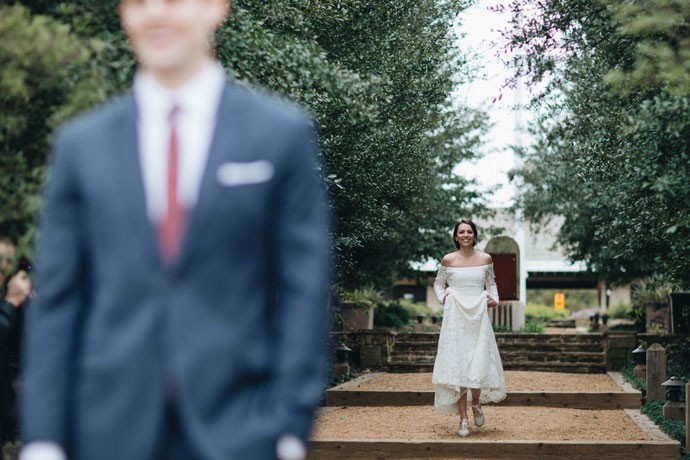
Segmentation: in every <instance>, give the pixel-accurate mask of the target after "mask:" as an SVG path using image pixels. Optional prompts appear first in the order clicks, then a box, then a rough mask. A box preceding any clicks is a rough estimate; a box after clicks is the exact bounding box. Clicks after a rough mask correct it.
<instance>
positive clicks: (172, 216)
mask: <svg viewBox="0 0 690 460" xmlns="http://www.w3.org/2000/svg"><path fill="white" fill-rule="evenodd" d="M179 112H180V109H179V108H178V107H177V106H175V107H173V109H172V110H171V111H170V116H169V119H168V120H169V123H170V142H169V144H168V180H167V182H168V185H167V188H166V204H167V206H166V212H165V215H164V216H163V220H162V221H161V223H160V228H159V235H158V238H159V243H160V250H161V256H162V257H163V261H165V262H166V263H172V262H174V261H175V260H176V259H177V256H178V255H179V252H180V246H181V244H182V233H183V231H184V224H185V217H186V215H185V214H186V213H185V210H184V208H183V207H182V204H181V203H180V201H179V199H178V178H179V174H178V171H179V144H178V140H177V129H176V123H175V121H176V120H175V118H176V116H177V114H178V113H179Z"/></svg>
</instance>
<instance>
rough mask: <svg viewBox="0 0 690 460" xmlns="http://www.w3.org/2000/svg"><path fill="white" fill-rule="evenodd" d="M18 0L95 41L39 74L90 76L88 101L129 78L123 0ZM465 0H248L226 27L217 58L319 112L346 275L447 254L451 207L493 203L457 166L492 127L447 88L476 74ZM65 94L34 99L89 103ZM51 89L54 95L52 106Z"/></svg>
mask: <svg viewBox="0 0 690 460" xmlns="http://www.w3.org/2000/svg"><path fill="white" fill-rule="evenodd" d="M17 3H21V4H22V5H24V6H25V7H26V8H27V9H23V10H22V11H23V12H22V14H23V15H24V17H25V18H26V21H29V22H30V21H35V20H40V21H44V22H46V23H49V24H53V25H54V27H57V28H60V30H62V31H63V32H62V34H63V35H62V36H60V38H59V41H60V42H61V43H62V42H64V43H65V45H64V46H67V43H70V44H71V45H70V46H74V47H78V48H79V49H80V50H81V49H83V50H84V51H82V53H83V57H82V58H80V59H78V60H74V62H72V61H70V64H69V66H65V65H62V66H58V67H61V72H64V78H55V77H56V75H55V74H54V73H53V74H52V75H49V76H41V74H36V78H37V79H41V80H43V79H46V80H50V81H51V82H52V84H55V85H58V84H59V85H66V84H67V83H70V82H71V83H73V84H74V85H75V88H76V85H85V84H88V85H90V87H92V88H93V89H92V90H91V91H89V92H88V94H89V98H90V101H89V102H94V101H97V100H102V99H103V97H104V96H105V95H109V94H112V93H115V92H119V91H123V90H126V88H127V87H128V86H129V84H130V81H131V78H132V75H133V73H134V70H135V62H134V60H133V58H132V56H131V55H130V53H129V51H128V49H127V42H126V39H125V37H124V36H123V34H122V32H121V30H120V26H119V20H118V17H117V12H116V4H117V2H116V1H115V0H105V1H104V0H75V1H73V2H69V3H55V2H49V1H45V0H24V1H20V2H17ZM468 3H469V2H468V1H466V0H444V1H440V2H439V1H436V0H421V1H420V0H415V1H413V0H397V1H396V2H384V1H380V0H377V1H364V0H340V1H337V2H333V1H327V0H316V1H314V0H296V1H295V0H276V1H272V2H260V1H253V0H238V1H236V2H233V11H232V14H231V16H230V18H229V19H228V21H227V22H226V23H225V24H223V26H222V27H221V28H220V30H219V31H218V33H217V36H216V45H217V55H218V58H219V59H220V61H221V62H222V63H223V65H224V66H225V68H226V69H227V71H228V73H229V74H230V75H231V76H232V77H234V78H235V79H236V80H238V81H239V82H241V83H247V84H251V85H258V86H260V87H264V88H266V89H268V90H270V91H273V92H277V93H280V94H283V95H285V96H287V97H288V98H290V99H292V100H294V101H296V102H298V103H299V104H302V105H304V106H306V107H307V108H308V109H309V110H310V112H311V113H312V114H314V117H315V120H316V122H317V125H318V128H319V131H320V137H321V143H322V155H323V164H324V167H325V170H326V174H327V183H328V187H329V192H330V194H331V198H332V200H331V203H332V207H333V212H334V216H335V234H334V245H335V253H336V261H337V265H338V269H339V273H340V281H341V283H342V284H343V285H345V286H350V287H354V286H357V285H361V284H365V283H366V284H375V285H379V286H386V285H388V283H390V282H391V281H392V280H393V279H394V278H395V277H396V276H398V275H399V274H400V273H401V272H403V271H404V270H405V269H406V268H407V267H408V264H409V262H410V261H411V260H419V259H422V258H424V257H428V256H435V257H439V255H440V254H442V253H443V252H445V251H447V250H448V249H450V248H451V246H450V245H449V239H448V234H447V232H448V231H449V229H450V228H452V225H453V223H454V220H455V219H456V218H458V217H459V216H461V215H465V214H468V213H475V212H481V210H482V209H483V208H482V206H481V200H480V197H478V196H477V195H476V194H475V193H473V192H470V191H469V186H470V185H471V184H470V183H469V182H468V181H466V180H465V179H463V178H462V177H459V176H456V175H454V174H453V173H452V168H453V167H454V166H455V165H456V164H457V163H458V162H459V161H461V160H463V159H466V158H471V157H472V156H473V152H474V151H475V150H476V147H477V146H478V145H479V143H480V135H481V133H482V132H483V130H484V129H485V127H486V117H485V115H484V114H482V113H480V112H476V111H473V110H470V109H468V108H465V107H455V106H454V105H453V103H452V101H451V99H450V94H451V93H452V91H453V90H454V89H456V87H457V85H458V84H459V83H460V82H461V81H462V79H463V78H466V77H467V76H468V75H469V65H468V63H467V62H466V60H465V58H464V56H463V55H462V53H461V52H460V50H459V49H457V46H456V43H457V40H456V39H457V37H456V36H455V34H454V32H453V27H452V26H453V22H454V21H455V20H456V17H457V15H458V13H460V12H461V11H462V10H463V9H464V8H466V6H467V4H468ZM29 11H30V13H29ZM3 17H4V14H3ZM37 18H40V19H37ZM0 33H5V32H4V28H0ZM11 41H14V40H11ZM5 42H7V40H3V43H5ZM25 46H27V47H28V48H31V53H33V54H35V55H36V56H42V55H43V54H44V53H42V52H41V49H40V48H37V47H36V46H35V43H34V42H32V41H27V42H26V45H25ZM61 46H62V45H61ZM70 56H72V55H71V54H70ZM73 59H76V58H73ZM50 67H51V66H46V68H50ZM0 73H1V74H2V80H0V81H5V80H7V81H14V77H12V76H11V75H10V74H9V73H6V72H5V69H2V70H0ZM6 75H7V77H6ZM60 75H63V74H60ZM10 84H15V83H10ZM70 91H71V92H70ZM63 93H64V94H65V96H60V97H59V98H58V99H53V98H55V97H56V94H63ZM67 94H83V92H75V91H74V90H72V86H69V87H66V88H64V89H63V86H59V90H58V89H53V88H52V87H51V88H50V89H49V90H48V91H47V93H46V94H45V95H39V94H37V95H34V96H33V97H32V98H31V102H30V104H29V100H28V99H25V100H24V102H23V103H24V104H25V106H23V107H28V105H32V106H33V107H34V108H35V110H36V113H37V116H38V118H37V121H38V122H44V121H45V120H46V119H51V120H52V119H53V118H52V117H53V115H52V114H53V113H59V114H61V115H60V116H58V117H57V118H59V119H63V118H64V117H63V116H62V114H63V113H67V112H69V111H71V110H72V108H73V107H77V106H79V107H82V106H83V105H81V106H80V105H79V104H77V103H72V102H67V101H68V100H69V97H68V96H67ZM44 98H45V99H48V100H54V101H55V102H54V105H50V106H49V107H46V106H43V107H42V106H41V104H43V101H44ZM67 108H69V110H67ZM63 109H64V110H63ZM18 113H19V114H23V113H25V111H24V108H22V109H21V110H19V111H18ZM19 116H20V118H21V117H22V116H23V115H19ZM57 118H56V119H57ZM52 126H53V125H46V127H44V128H43V129H42V130H41V131H40V132H37V133H36V134H35V135H34V137H33V139H35V141H36V146H37V148H36V154H35V162H33V163H31V165H30V167H28V169H27V171H26V172H22V171H20V170H18V169H17V168H16V167H15V166H13V165H6V166H4V169H3V177H7V176H10V175H11V176H12V177H14V179H13V180H14V181H16V182H17V184H19V183H21V184H23V183H25V182H26V181H27V177H28V175H30V174H34V175H36V177H37V178H38V177H40V175H41V171H42V166H40V165H42V164H43V160H44V156H45V150H46V145H47V135H48V132H49V131H50V128H51V127H52ZM25 136H26V135H25V134H21V133H20V134H18V135H17V136H16V139H17V142H18V143H19V144H18V145H14V146H8V147H7V152H13V154H16V155H20V156H21V152H22V151H23V149H24V147H23V146H24V143H25V142H26V137H25ZM20 146H22V147H21V148H20ZM9 173H11V174H9ZM35 182H36V183H37V181H35ZM11 188H12V189H13V190H14V192H12V193H14V194H16V196H18V197H20V199H21V200H34V201H36V192H37V190H36V187H33V188H32V189H23V188H21V187H20V186H19V185H15V186H14V187H11ZM5 190H9V188H3V192H2V195H0V203H1V204H2V207H3V209H5V208H6V206H5V204H6V203H7V202H6V201H5V200H6V199H7V198H6V195H7V194H6V193H5ZM22 209H25V212H24V214H22V216H21V218H20V219H19V220H20V221H21V222H22V224H23V225H25V226H30V225H29V224H28V222H31V219H32V217H31V216H32V215H33V212H34V210H35V209H28V208H22ZM4 215H5V214H4V213H3V218H5V217H4Z"/></svg>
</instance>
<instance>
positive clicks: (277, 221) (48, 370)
mask: <svg viewBox="0 0 690 460" xmlns="http://www.w3.org/2000/svg"><path fill="white" fill-rule="evenodd" d="M136 118H137V108H136V103H135V100H134V98H133V96H132V95H131V94H128V95H125V96H123V97H121V98H119V99H117V100H114V101H111V102H109V103H107V104H105V105H104V106H102V107H100V108H99V109H96V110H95V111H93V112H92V113H90V114H88V115H86V116H83V117H80V118H78V119H77V120H75V121H73V122H72V123H70V124H69V125H68V126H66V127H65V128H64V129H62V130H61V131H60V133H59V135H58V136H57V139H56V142H55V147H54V151H53V155H52V169H51V172H50V179H49V181H48V184H47V187H46V191H45V201H44V211H43V215H42V219H41V226H40V236H39V240H38V251H37V258H38V263H37V270H36V273H37V283H36V284H37V292H38V296H37V298H36V300H35V302H34V304H33V305H32V310H31V312H30V315H29V324H28V328H27V332H28V334H27V337H28V338H27V342H26V357H25V376H24V377H25V383H24V388H23V395H22V416H23V417H22V418H23V435H24V441H25V442H31V441H39V440H45V441H54V442H57V443H59V444H60V445H62V446H63V447H64V448H65V449H66V450H67V452H68V455H69V458H70V459H76V460H94V459H98V460H109V459H113V460H115V459H117V460H122V459H127V460H138V459H142V460H143V459H149V458H152V455H154V452H155V449H156V448H157V442H158V440H159V438H160V434H161V431H162V430H163V427H164V413H165V407H166V401H169V398H170V395H166V386H168V385H169V384H170V382H174V386H175V390H174V396H173V399H174V404H175V405H176V406H177V409H178V410H179V413H180V414H181V415H180V416H181V420H182V423H183V427H182V428H183V430H184V432H185V435H186V437H187V438H188V439H189V441H190V443H191V444H192V445H193V446H194V448H195V450H196V451H198V452H200V454H201V455H202V456H203V457H202V458H204V459H209V460H221V459H222V460H227V459H271V458H274V457H275V446H276V441H277V439H279V437H280V436H281V435H282V434H284V433H293V434H295V435H297V436H299V437H301V438H303V439H305V438H306V437H307V435H308V432H309V429H310V425H311V420H312V415H313V411H314V409H315V407H316V405H317V404H318V402H319V400H320V397H321V392H322V388H323V387H322V385H323V375H324V370H325V364H326V354H327V353H326V346H325V344H326V340H325V337H326V319H327V290H328V283H329V272H330V270H329V268H330V267H329V255H328V253H329V238H328V232H327V227H328V222H327V216H326V209H325V205H324V201H323V190H322V188H323V187H322V185H323V183H322V181H321V179H320V177H319V174H318V172H317V168H316V160H315V152H316V150H315V149H316V146H315V141H314V136H313V133H312V128H311V125H310V123H309V120H308V119H307V118H306V117H304V116H303V115H302V114H301V113H299V111H297V110H295V109H294V108H289V107H287V106H284V105H281V104H278V103H275V102H273V101H270V100H269V99H268V98H267V97H264V96H259V95H256V94H253V93H250V92H249V91H247V90H244V89H241V88H240V87H238V86H236V85H234V84H232V83H228V85H227V86H226V88H225V89H224V92H223V95H222V100H221V103H220V106H219V109H218V115H217V126H216V128H215V132H214V137H213V140H212V146H211V150H210V153H209V157H208V162H207V165H206V170H205V173H204V176H203V180H202V184H201V188H200V192H199V197H198V202H197V204H196V206H195V207H194V209H193V210H191V213H190V215H189V216H188V224H187V230H186V234H185V237H184V242H183V245H182V250H181V255H180V257H179V260H178V262H177V263H176V264H174V265H173V266H166V265H165V264H164V263H163V262H162V261H161V259H160V256H159V251H158V244H157V240H156V233H155V230H154V228H153V227H152V224H151V223H150V221H149V219H148V217H147V212H146V205H145V196H144V187H143V183H142V178H141V177H142V175H141V171H140V166H139V154H138V147H137V124H136ZM257 162H259V163H257ZM257 164H260V165H262V166H263V169H262V171H263V173H262V174H263V175H262V176H261V177H259V178H258V179H257V178H256V177H254V178H253V179H252V178H250V180H248V181H243V180H242V177H241V176H242V171H245V170H246V169H241V167H242V166H243V165H244V166H247V165H250V166H251V165H257ZM228 165H230V166H228ZM233 165H235V166H238V167H239V169H237V170H236V171H235V174H234V176H233V174H230V176H231V178H232V177H235V176H238V174H239V176H238V177H239V179H240V180H239V181H237V182H236V183H233V182H232V181H230V182H228V181H227V177H226V181H225V182H223V180H221V179H222V178H221V174H220V173H219V170H221V169H222V168H228V167H234V166H233ZM266 165H270V167H269V168H268V170H269V171H270V173H271V174H269V175H267V174H265V172H266V170H267V168H266V167H265V166H266ZM237 171H239V172H237ZM226 172H227V171H226ZM226 176H227V174H226ZM268 176H270V177H268Z"/></svg>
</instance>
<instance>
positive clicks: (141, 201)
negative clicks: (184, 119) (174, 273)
mask: <svg viewBox="0 0 690 460" xmlns="http://www.w3.org/2000/svg"><path fill="white" fill-rule="evenodd" d="M123 103H124V105H125V110H124V111H123V115H122V117H119V118H118V119H117V123H118V126H116V128H115V129H114V130H113V132H115V133H118V135H117V136H116V138H115V139H113V141H112V143H111V145H112V146H113V148H114V153H115V155H113V158H116V159H117V160H116V161H114V162H113V166H112V167H113V168H114V172H115V174H116V177H119V179H120V180H119V183H118V184H117V186H118V188H117V191H118V194H119V195H120V196H119V199H118V200H117V201H118V202H119V203H121V205H122V206H123V212H124V214H125V215H126V216H127V219H128V220H129V223H130V227H129V228H130V229H131V231H132V236H133V238H132V241H133V244H137V243H139V244H140V245H141V247H140V248H138V249H139V250H140V251H141V253H142V255H143V256H144V257H145V259H146V260H147V261H149V262H150V263H152V264H154V265H155V266H157V267H159V266H161V265H162V262H161V258H160V252H159V250H158V240H157V237H156V233H155V229H154V228H153V226H152V225H151V221H150V220H149V217H148V213H147V211H146V193H145V191H144V180H143V174H142V171H141V162H140V158H139V156H140V155H139V141H138V136H137V118H138V115H137V106H136V102H135V100H134V96H133V95H132V94H131V93H129V94H127V95H126V96H124V101H123ZM118 171H119V174H117V172H118Z"/></svg>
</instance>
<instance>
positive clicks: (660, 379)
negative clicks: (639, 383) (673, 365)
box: [647, 343, 666, 401]
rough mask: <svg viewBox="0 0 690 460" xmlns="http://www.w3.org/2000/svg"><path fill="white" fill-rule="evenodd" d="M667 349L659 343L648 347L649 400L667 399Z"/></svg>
mask: <svg viewBox="0 0 690 460" xmlns="http://www.w3.org/2000/svg"><path fill="white" fill-rule="evenodd" d="M665 380H666V350H665V349H664V347H662V346H661V345H659V344H658V343H655V344H653V345H652V346H651V347H649V348H647V401H666V392H665V391H664V387H662V386H661V384H662V383H664V381H665Z"/></svg>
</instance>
